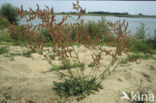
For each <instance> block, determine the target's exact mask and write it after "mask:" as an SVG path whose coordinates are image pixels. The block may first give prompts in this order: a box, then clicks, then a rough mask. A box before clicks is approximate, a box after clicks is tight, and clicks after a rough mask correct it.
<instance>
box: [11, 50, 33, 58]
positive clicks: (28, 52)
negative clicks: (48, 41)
mask: <svg viewBox="0 0 156 103" xmlns="http://www.w3.org/2000/svg"><path fill="white" fill-rule="evenodd" d="M31 53H33V52H32V51H30V50H29V51H26V52H23V53H22V54H20V53H16V54H15V53H10V56H24V57H31Z"/></svg>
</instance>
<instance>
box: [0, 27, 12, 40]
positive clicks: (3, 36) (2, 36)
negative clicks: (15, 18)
mask: <svg viewBox="0 0 156 103" xmlns="http://www.w3.org/2000/svg"><path fill="white" fill-rule="evenodd" d="M0 41H3V42H13V40H12V39H11V37H10V34H9V33H8V29H6V28H3V29H1V30H0Z"/></svg>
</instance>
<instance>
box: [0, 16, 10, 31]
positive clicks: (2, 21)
mask: <svg viewBox="0 0 156 103" xmlns="http://www.w3.org/2000/svg"><path fill="white" fill-rule="evenodd" d="M8 24H9V21H8V19H7V18H6V17H3V16H2V15H0V30H1V29H3V28H5V27H6V26H7V25H8Z"/></svg>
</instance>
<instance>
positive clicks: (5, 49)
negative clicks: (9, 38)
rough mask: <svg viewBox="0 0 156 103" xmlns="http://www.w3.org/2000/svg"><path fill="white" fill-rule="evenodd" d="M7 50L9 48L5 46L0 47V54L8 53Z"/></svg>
mask: <svg viewBox="0 0 156 103" xmlns="http://www.w3.org/2000/svg"><path fill="white" fill-rule="evenodd" d="M8 52H9V50H8V48H7V47H6V46H5V47H1V48H0V54H4V53H8Z"/></svg>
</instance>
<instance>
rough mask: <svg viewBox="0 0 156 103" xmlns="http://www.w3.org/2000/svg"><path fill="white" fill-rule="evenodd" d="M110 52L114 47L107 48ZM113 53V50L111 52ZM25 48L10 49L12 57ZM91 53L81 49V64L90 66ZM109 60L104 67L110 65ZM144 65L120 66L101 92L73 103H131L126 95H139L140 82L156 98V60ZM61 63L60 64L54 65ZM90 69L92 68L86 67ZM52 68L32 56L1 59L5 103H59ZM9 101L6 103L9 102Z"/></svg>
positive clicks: (1, 91) (1, 89)
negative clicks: (133, 93) (136, 92)
mask: <svg viewBox="0 0 156 103" xmlns="http://www.w3.org/2000/svg"><path fill="white" fill-rule="evenodd" d="M107 48H110V47H107ZM110 49H113V48H110ZM24 51H27V49H26V48H24V47H19V46H9V53H22V52H24ZM90 53H91V52H90V51H89V49H87V48H85V47H84V46H81V47H80V54H79V56H80V60H81V61H82V62H83V63H85V64H86V65H87V64H88V63H89V62H91V60H90V58H91V57H90V56H89V55H90ZM109 59H110V58H109V57H106V58H105V59H104V60H103V61H102V63H103V66H105V65H107V61H109ZM139 61H141V63H140V64H136V63H135V62H128V63H127V64H120V65H119V66H118V67H117V69H116V71H114V72H113V73H112V74H111V75H109V76H108V77H107V78H106V79H105V80H104V81H103V82H102V86H103V89H101V90H100V91H99V92H96V93H95V94H92V95H89V96H87V97H86V98H84V99H82V100H81V101H77V100H73V101H71V103H129V101H128V100H121V98H122V91H136V90H137V89H138V88H139V85H140V80H142V81H143V85H144V86H145V87H148V88H149V92H150V93H151V94H153V95H154V96H156V79H155V78H156V60H152V59H148V60H139ZM54 62H57V61H54ZM86 68H87V69H89V67H86ZM50 69H51V66H50V64H49V63H48V62H47V61H46V60H45V59H44V57H43V56H42V55H39V54H37V53H32V54H31V57H24V56H20V55H17V56H13V57H12V58H10V57H9V56H8V54H1V55H0V101H3V102H2V103H6V102H7V103H57V95H56V93H55V91H53V90H52V87H53V81H57V80H58V78H57V77H56V73H55V72H49V70H50ZM5 101H6V102H5ZM152 103H156V100H155V101H154V102H152Z"/></svg>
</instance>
